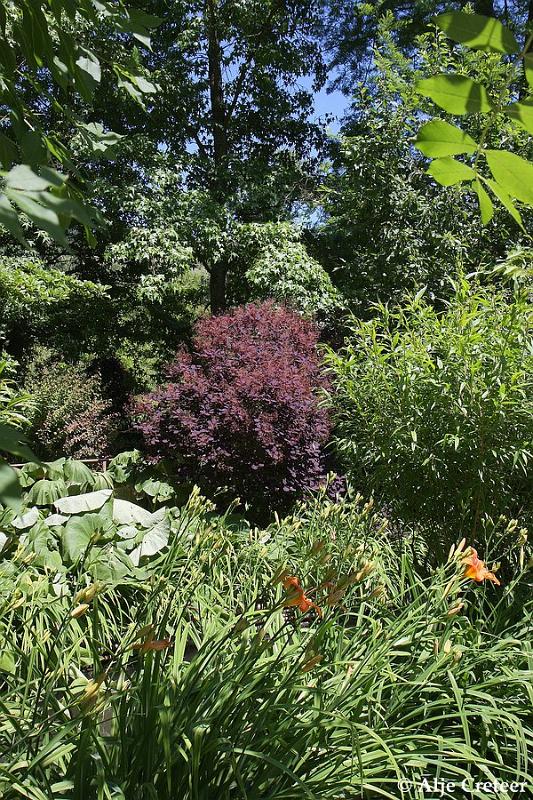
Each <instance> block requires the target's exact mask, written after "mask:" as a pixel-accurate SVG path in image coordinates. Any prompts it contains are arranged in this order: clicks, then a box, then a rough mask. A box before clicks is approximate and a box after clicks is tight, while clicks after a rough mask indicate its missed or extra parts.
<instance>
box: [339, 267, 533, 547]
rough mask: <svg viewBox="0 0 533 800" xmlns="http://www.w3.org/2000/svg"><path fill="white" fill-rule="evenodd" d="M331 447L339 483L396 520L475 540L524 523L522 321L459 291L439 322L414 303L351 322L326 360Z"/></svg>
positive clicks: (513, 306) (527, 328)
mask: <svg viewBox="0 0 533 800" xmlns="http://www.w3.org/2000/svg"><path fill="white" fill-rule="evenodd" d="M327 364H328V367H329V370H330V374H331V377H332V378H333V383H334V388H335V391H334V392H333V393H332V394H331V405H332V407H333V412H334V420H335V424H336V445H337V449H338V452H339V454H340V455H341V457H342V459H343V461H344V464H345V466H346V468H347V470H348V472H349V474H350V476H351V478H352V479H353V480H354V481H355V482H356V483H357V484H359V485H365V486H366V487H367V488H368V487H371V488H372V489H373V490H375V491H376V493H377V494H379V495H380V496H381V497H383V498H384V499H385V500H386V501H387V502H388V503H390V504H392V505H394V506H395V508H396V510H397V511H398V512H399V513H400V514H401V515H402V516H403V518H405V519H410V520H419V521H420V520H432V521H433V522H435V523H436V524H438V525H439V526H442V527H447V528H448V530H449V531H450V533H451V534H452V535H454V533H455V532H457V531H456V529H457V528H458V527H459V526H462V527H463V530H464V532H465V533H466V532H468V534H469V535H472V534H473V535H477V534H478V533H479V529H480V526H481V521H482V518H483V516H484V515H485V514H487V513H488V514H495V513H502V512H504V513H510V514H512V515H516V514H521V515H522V516H524V515H525V517H526V518H527V516H530V515H531V492H530V491H529V490H530V488H531V480H532V477H533V465H532V442H533V309H532V306H531V304H530V302H529V299H528V297H527V295H526V294H525V293H517V294H515V295H512V296H510V295H508V294H506V293H505V292H504V291H500V290H497V289H491V288H481V287H479V286H477V285H475V284H473V283H469V282H468V281H467V280H464V279H461V280H459V281H458V282H457V283H456V284H455V286H454V295H453V296H452V298H451V300H450V301H449V303H447V305H446V306H445V308H444V310H441V311H439V310H436V309H435V307H434V306H433V305H431V304H430V303H429V302H427V300H426V299H425V298H424V296H423V295H422V296H420V293H419V294H418V295H416V296H414V297H411V298H409V299H408V300H407V301H406V302H405V303H404V304H403V305H401V306H400V307H397V308H388V307H386V306H384V305H377V306H375V316H374V318H373V319H371V320H369V321H365V322H362V321H354V323H353V328H352V333H351V336H350V337H349V338H348V340H347V342H346V345H345V347H344V349H343V350H342V351H341V352H339V353H335V352H333V351H331V350H330V351H329V353H328V355H327Z"/></svg>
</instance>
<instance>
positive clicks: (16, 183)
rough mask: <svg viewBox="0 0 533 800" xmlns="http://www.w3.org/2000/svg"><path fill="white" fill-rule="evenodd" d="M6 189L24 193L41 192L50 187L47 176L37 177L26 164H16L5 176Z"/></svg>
mask: <svg viewBox="0 0 533 800" xmlns="http://www.w3.org/2000/svg"><path fill="white" fill-rule="evenodd" d="M5 180H6V187H7V188H8V189H20V190H21V191H25V192H42V191H44V190H45V189H48V188H49V186H51V181H50V180H49V177H48V176H41V175H38V174H37V172H36V171H35V170H34V169H32V168H31V167H30V166H29V165H28V164H16V166H14V167H12V168H11V169H10V170H9V172H8V173H7V174H5Z"/></svg>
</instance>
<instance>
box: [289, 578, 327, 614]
mask: <svg viewBox="0 0 533 800" xmlns="http://www.w3.org/2000/svg"><path fill="white" fill-rule="evenodd" d="M283 588H284V589H285V590H286V591H287V592H289V596H288V597H287V599H286V600H285V602H284V604H283V605H284V606H285V607H288V606H296V607H297V608H299V609H300V611H301V612H302V613H303V614H305V613H306V612H307V611H309V610H310V609H311V608H312V609H314V610H315V611H316V613H317V614H318V616H319V617H321V616H322V609H321V608H319V606H317V604H316V603H313V601H312V600H310V599H309V597H307V595H306V594H305V592H304V590H303V588H302V586H301V584H300V581H299V580H298V578H296V577H295V576H294V575H289V577H287V578H285V579H284V581H283Z"/></svg>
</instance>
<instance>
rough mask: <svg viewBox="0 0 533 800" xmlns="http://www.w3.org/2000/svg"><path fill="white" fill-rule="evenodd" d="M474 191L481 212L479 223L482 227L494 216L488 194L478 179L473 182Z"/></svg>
mask: <svg viewBox="0 0 533 800" xmlns="http://www.w3.org/2000/svg"><path fill="white" fill-rule="evenodd" d="M474 189H475V190H476V194H477V196H478V200H479V209H480V211H481V221H482V223H483V225H488V223H489V222H490V221H491V219H492V217H493V216H494V206H493V204H492V200H491V199H490V197H489V195H488V193H487V192H486V191H485V189H484V188H483V186H482V185H481V182H480V181H479V179H478V178H476V179H475V181H474Z"/></svg>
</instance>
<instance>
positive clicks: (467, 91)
mask: <svg viewBox="0 0 533 800" xmlns="http://www.w3.org/2000/svg"><path fill="white" fill-rule="evenodd" d="M416 90H417V92H418V93H419V94H422V95H424V97H430V98H431V99H432V100H433V102H434V103H436V104H437V105H438V106H440V108H442V109H444V111H447V112H448V113H449V114H459V115H461V116H462V115H464V114H479V113H486V112H487V111H490V110H491V108H492V106H491V104H490V101H489V96H488V94H487V90H486V89H485V87H484V86H483V84H481V83H478V82H477V81H473V80H472V79H471V78H466V77H465V76H464V75H434V76H433V77H432V78H424V79H423V80H419V81H417V84H416Z"/></svg>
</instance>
